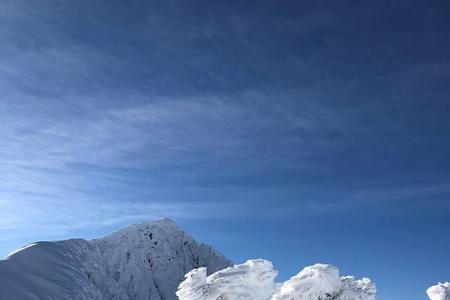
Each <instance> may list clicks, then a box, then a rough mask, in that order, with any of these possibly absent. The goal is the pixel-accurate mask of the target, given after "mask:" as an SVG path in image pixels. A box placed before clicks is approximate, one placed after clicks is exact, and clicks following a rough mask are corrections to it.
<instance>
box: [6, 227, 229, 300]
mask: <svg viewBox="0 0 450 300" xmlns="http://www.w3.org/2000/svg"><path fill="white" fill-rule="evenodd" d="M230 265H231V261H230V260H228V259H227V258H225V257H224V256H223V255H222V254H220V253H219V252H217V251H216V250H214V249H213V248H212V247H210V246H208V245H206V244H203V243H199V242H197V241H195V240H194V239H192V237H191V236H190V235H189V234H187V233H186V232H184V231H183V230H182V229H181V228H180V227H178V225H176V224H175V223H174V222H173V221H171V220H170V219H167V218H162V219H159V220H156V221H150V222H144V223H141V224H133V225H130V226H126V227H124V228H121V229H119V230H118V231H115V232H112V233H110V234H108V235H106V236H104V237H101V238H97V239H92V240H84V239H69V240H63V241H44V242H36V243H32V244H29V245H27V246H24V247H22V248H20V249H18V250H16V251H14V252H12V253H11V254H9V255H8V256H6V257H5V258H4V259H2V260H0V299H15V300H35V299H58V300H66V299H67V300H68V299H79V300H87V299H90V300H91V299H96V300H97V299H98V300H132V299H133V300H136V299H149V300H150V299H151V300H175V299H177V298H176V295H175V292H176V289H177V287H178V284H179V283H180V282H181V281H183V279H184V275H185V274H186V273H187V272H189V271H191V270H192V269H195V268H199V267H207V269H208V272H210V273H212V272H215V271H218V270H220V269H223V268H225V267H228V266H230Z"/></svg>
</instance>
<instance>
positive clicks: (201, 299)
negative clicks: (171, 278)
mask: <svg viewBox="0 0 450 300" xmlns="http://www.w3.org/2000/svg"><path fill="white" fill-rule="evenodd" d="M276 275H277V272H276V271H275V270H274V269H273V267H272V263H271V262H269V261H267V260H262V259H258V260H249V261H247V262H246V263H244V264H242V265H235V266H234V267H229V268H226V269H224V270H221V271H218V272H216V273H214V274H212V275H210V276H206V269H205V268H201V269H196V270H193V271H191V272H189V273H188V274H186V280H185V281H184V282H183V283H181V285H180V289H179V290H178V292H177V296H178V297H179V299H182V300H193V299H195V300H216V299H222V300H225V299H230V300H231V299H236V300H237V299H239V300H257V299H270V297H271V296H272V294H273V292H274V290H275V283H274V278H275V277H276Z"/></svg>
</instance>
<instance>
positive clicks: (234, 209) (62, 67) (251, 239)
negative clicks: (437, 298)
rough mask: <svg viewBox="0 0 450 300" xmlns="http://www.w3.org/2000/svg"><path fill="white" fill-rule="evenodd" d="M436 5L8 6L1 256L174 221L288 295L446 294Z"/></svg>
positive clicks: (3, 36)
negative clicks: (362, 286) (352, 278)
mask: <svg viewBox="0 0 450 300" xmlns="http://www.w3.org/2000/svg"><path fill="white" fill-rule="evenodd" d="M449 15H450V4H449V3H448V1H402V0H399V1H215V0H208V1H206V0H204V1H198V0H193V1H181V0H179V1H175V0H173V1H139V0H136V1H118V0H109V1H106V0H105V1H101V0H95V1H91V0H89V1H87V0H80V1H50V0H49V1H45V0H42V1H31V0H30V1H12V0H1V1H0V182H1V184H0V256H4V255H7V254H8V253H9V252H11V251H12V250H14V249H16V248H18V247H20V246H22V245H24V244H27V243H30V242H33V241H36V240H57V239H65V238H71V237H82V238H94V237H99V236H102V235H105V234H107V233H109V232H111V231H114V230H116V229H118V228H121V227H123V226H126V225H127V224H131V223H139V222H144V221H148V220H152V219H155V218H159V217H169V218H171V219H173V220H174V221H175V222H177V223H178V224H179V225H180V226H181V227H183V228H184V229H185V230H186V231H188V232H190V233H191V234H192V235H193V236H194V238H196V239H197V240H200V241H202V242H207V243H209V244H211V245H212V246H214V247H215V248H216V249H218V250H219V251H220V252H222V253H223V254H225V255H226V256H228V257H229V258H231V259H232V260H233V261H235V262H236V263H242V262H243V261H245V260H247V259H250V258H266V259H270V260H272V261H273V263H274V266H275V267H276V268H277V269H278V270H279V274H280V275H279V279H280V280H285V279H287V278H289V277H290V276H292V275H294V274H296V273H297V272H299V271H300V270H301V269H302V268H303V267H304V266H306V265H310V264H313V263H316V262H323V263H331V264H334V265H336V266H338V267H339V268H340V270H341V273H342V274H343V275H346V274H353V275H356V276H359V277H361V276H366V277H370V278H371V279H373V280H374V281H375V282H376V283H377V286H378V290H379V293H378V294H379V298H380V299H383V300H415V299H417V300H419V299H425V298H426V295H425V290H426V288H427V287H429V286H431V285H433V284H435V283H437V282H439V281H449V280H450V260H449V258H448V255H449V253H450V239H449V238H448V233H449V229H450V218H449V216H450V157H449V153H450V117H449V113H450V97H449V96H450V84H449V82H450V38H449V37H450V18H449V17H448V16H449Z"/></svg>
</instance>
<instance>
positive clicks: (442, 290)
mask: <svg viewBox="0 0 450 300" xmlns="http://www.w3.org/2000/svg"><path fill="white" fill-rule="evenodd" d="M427 295H428V297H430V299H431V300H450V283H448V282H445V283H438V284H437V285H433V286H432V287H430V288H429V289H428V290H427Z"/></svg>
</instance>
